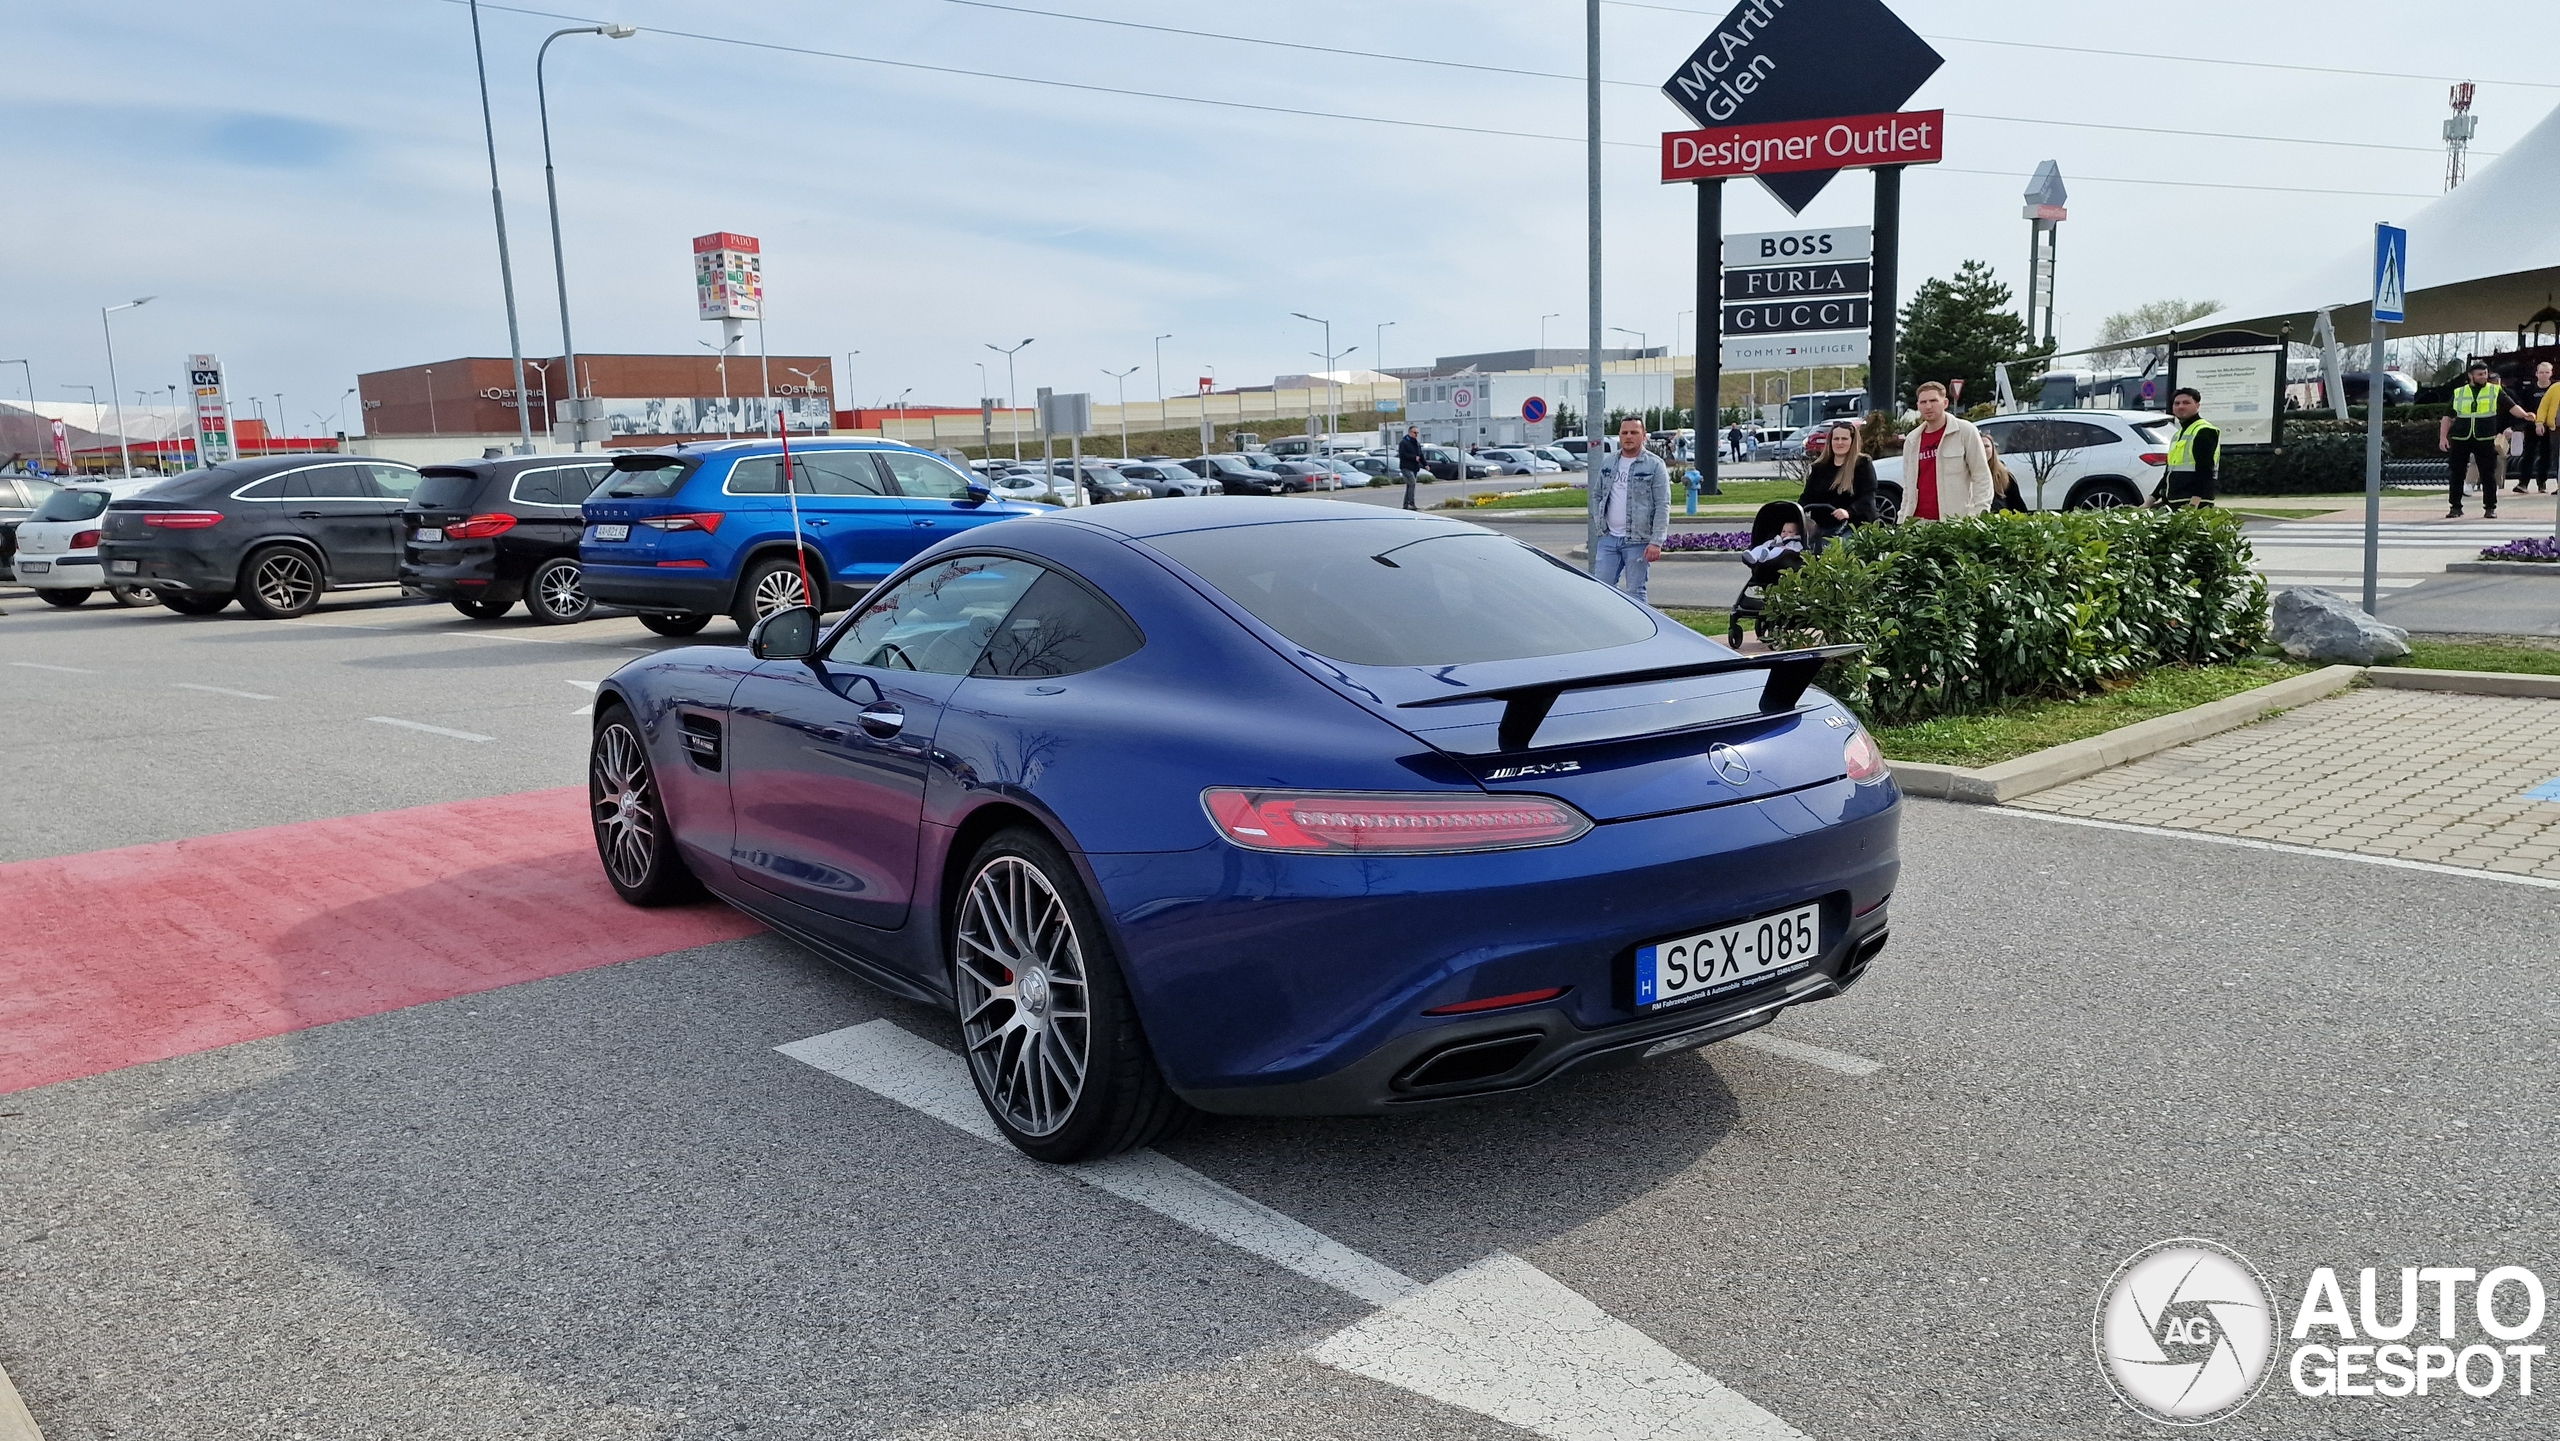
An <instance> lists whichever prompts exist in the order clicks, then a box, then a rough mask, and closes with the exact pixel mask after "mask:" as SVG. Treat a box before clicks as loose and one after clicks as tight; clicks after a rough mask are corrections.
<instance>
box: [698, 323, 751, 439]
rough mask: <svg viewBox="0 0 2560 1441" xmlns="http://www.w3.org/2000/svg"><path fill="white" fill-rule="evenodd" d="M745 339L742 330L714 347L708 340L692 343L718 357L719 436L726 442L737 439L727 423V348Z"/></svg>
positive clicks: (745, 334)
mask: <svg viewBox="0 0 2560 1441" xmlns="http://www.w3.org/2000/svg"><path fill="white" fill-rule="evenodd" d="M746 338H747V333H746V332H745V331H743V330H742V331H739V332H738V333H737V334H735V335H733V336H730V337H729V338H728V339H726V340H723V341H721V342H720V343H719V344H718V345H714V344H712V343H711V342H710V341H708V340H697V341H695V342H694V344H696V345H699V346H701V347H702V348H703V349H705V350H708V351H710V352H711V353H712V354H713V355H716V356H718V357H720V435H721V438H723V439H726V440H734V439H736V438H737V436H736V434H735V432H734V428H733V427H732V426H731V425H730V423H729V347H730V346H733V345H735V344H737V343H738V342H739V341H741V340H744V339H746Z"/></svg>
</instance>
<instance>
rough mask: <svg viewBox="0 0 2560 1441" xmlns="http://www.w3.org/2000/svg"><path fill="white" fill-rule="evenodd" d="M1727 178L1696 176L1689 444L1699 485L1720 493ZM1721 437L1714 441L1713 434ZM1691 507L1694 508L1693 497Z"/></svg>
mask: <svg viewBox="0 0 2560 1441" xmlns="http://www.w3.org/2000/svg"><path fill="white" fill-rule="evenodd" d="M1723 270H1724V182H1723V181H1721V180H1701V181H1699V182H1698V365H1697V380H1698V393H1697V395H1696V396H1695V397H1693V398H1694V399H1695V400H1696V402H1697V405H1696V408H1695V409H1694V410H1693V411H1692V412H1691V414H1690V417H1689V418H1690V420H1691V422H1692V428H1693V429H1694V430H1696V432H1697V435H1698V440H1697V443H1696V444H1695V445H1693V446H1691V447H1690V449H1691V451H1692V452H1694V456H1693V458H1694V459H1695V461H1696V464H1697V467H1698V478H1699V480H1700V481H1701V482H1702V483H1701V484H1700V486H1699V489H1700V490H1703V491H1705V492H1706V493H1707V494H1709V495H1722V494H1724V492H1723V491H1722V490H1720V489H1718V488H1717V486H1716V461H1717V460H1718V458H1719V457H1720V456H1721V455H1722V454H1723V451H1724V444H1723V441H1722V439H1721V436H1720V432H1721V431H1722V429H1723V422H1724V297H1723V295H1722V294H1721V293H1720V291H1721V288H1722V285H1723V280H1722V274H1723ZM1711 436H1716V437H1718V438H1717V439H1716V440H1715V441H1714V443H1712V444H1711V443H1710V442H1709V437H1711ZM1690 509H1691V511H1692V513H1694V512H1695V510H1696V503H1695V501H1694V499H1693V500H1692V502H1691V506H1690Z"/></svg>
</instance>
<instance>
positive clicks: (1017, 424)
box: [983, 335, 1047, 460]
mask: <svg viewBox="0 0 2560 1441" xmlns="http://www.w3.org/2000/svg"><path fill="white" fill-rule="evenodd" d="M1032 339H1033V337H1031V336H1027V335H1026V336H1024V337H1023V338H1022V345H1029V344H1030V343H1031V341H1032ZM983 343H984V344H985V345H986V347H987V349H989V350H992V351H994V352H996V353H997V354H998V355H1001V356H1003V357H1004V418H1005V425H1006V427H1007V428H1008V429H1010V430H1011V431H1012V432H1013V458H1014V459H1016V460H1020V459H1022V417H1021V416H1019V415H1016V414H1015V413H1014V409H1013V357H1014V352H1015V351H1019V350H1020V349H1022V345H1017V346H1015V347H1014V348H1013V349H1012V350H1007V349H1005V348H1004V347H1003V346H1001V345H998V344H996V343H995V342H994V341H986V342H983ZM1042 453H1043V454H1046V453H1047V452H1045V451H1044V452H1042Z"/></svg>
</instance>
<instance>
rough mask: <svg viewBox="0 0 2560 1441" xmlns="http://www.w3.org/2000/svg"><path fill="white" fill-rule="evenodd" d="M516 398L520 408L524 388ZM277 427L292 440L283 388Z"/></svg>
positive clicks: (277, 397) (277, 403) (278, 401)
mask: <svg viewBox="0 0 2560 1441" xmlns="http://www.w3.org/2000/svg"><path fill="white" fill-rule="evenodd" d="M516 400H517V402H518V404H519V408H521V404H522V402H523V400H524V392H523V391H522V390H518V391H517V392H516ZM276 428H277V429H278V430H281V431H283V432H284V434H285V438H286V439H288V440H290V439H292V438H293V424H292V422H290V421H288V420H286V419H285V411H284V392H283V391H281V390H279V391H277V392H276Z"/></svg>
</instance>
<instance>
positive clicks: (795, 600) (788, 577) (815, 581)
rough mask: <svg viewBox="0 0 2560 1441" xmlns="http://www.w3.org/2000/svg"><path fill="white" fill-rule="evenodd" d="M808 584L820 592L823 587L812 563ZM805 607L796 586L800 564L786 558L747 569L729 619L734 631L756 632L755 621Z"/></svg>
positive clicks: (804, 592)
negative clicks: (734, 626) (778, 612)
mask: <svg viewBox="0 0 2560 1441" xmlns="http://www.w3.org/2000/svg"><path fill="white" fill-rule="evenodd" d="M809 584H810V585H812V586H816V587H818V588H819V589H820V590H824V589H825V587H826V580H825V578H824V577H822V576H821V575H820V574H819V573H818V567H817V566H816V564H814V563H812V564H811V565H810V567H809ZM808 604H811V601H810V599H809V592H808V590H807V589H805V588H804V587H803V586H802V585H801V583H800V562H798V561H796V560H793V559H792V558H791V557H789V556H787V555H786V556H775V557H773V558H771V559H769V560H760V561H757V562H756V563H755V564H754V565H751V566H749V567H747V573H746V576H745V578H744V579H742V580H740V581H739V582H738V599H737V601H736V604H735V606H734V607H733V608H732V609H731V610H730V612H729V618H730V619H732V620H734V621H736V622H737V623H738V629H740V630H742V631H749V630H754V629H755V628H756V622H757V621H760V620H762V619H764V618H765V617H766V616H769V615H771V614H773V613H774V612H776V611H782V610H789V609H791V608H792V607H793V606H795V605H808ZM823 608H824V607H821V609H823Z"/></svg>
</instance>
